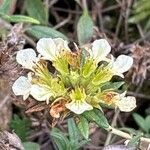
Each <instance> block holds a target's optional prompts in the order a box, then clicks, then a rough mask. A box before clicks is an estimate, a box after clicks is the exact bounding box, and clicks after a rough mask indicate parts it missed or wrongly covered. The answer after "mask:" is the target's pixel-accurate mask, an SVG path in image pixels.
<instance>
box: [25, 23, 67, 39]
mask: <svg viewBox="0 0 150 150" xmlns="http://www.w3.org/2000/svg"><path fill="white" fill-rule="evenodd" d="M27 33H29V34H31V35H32V36H34V37H35V38H37V39H40V38H43V37H45V38H48V37H49V38H63V39H64V40H68V39H67V37H66V36H65V35H64V34H62V33H61V32H59V31H57V30H55V29H53V28H50V27H45V26H36V25H35V26H31V27H30V28H28V29H27Z"/></svg>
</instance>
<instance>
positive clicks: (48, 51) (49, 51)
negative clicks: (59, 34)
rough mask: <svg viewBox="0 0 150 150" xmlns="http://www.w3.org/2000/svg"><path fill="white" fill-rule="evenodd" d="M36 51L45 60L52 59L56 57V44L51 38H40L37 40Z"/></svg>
mask: <svg viewBox="0 0 150 150" xmlns="http://www.w3.org/2000/svg"><path fill="white" fill-rule="evenodd" d="M36 48H37V51H38V52H39V53H40V54H41V55H42V56H43V57H44V59H46V60H50V61H53V60H55V58H56V53H57V52H56V51H57V49H56V44H55V43H54V41H53V39H51V38H42V39H40V40H39V41H38V42H37V47H36Z"/></svg>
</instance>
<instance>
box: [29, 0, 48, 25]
mask: <svg viewBox="0 0 150 150" xmlns="http://www.w3.org/2000/svg"><path fill="white" fill-rule="evenodd" d="M26 10H27V12H28V14H29V16H31V17H32V18H35V19H37V20H39V21H40V23H41V24H47V14H46V11H45V8H44V5H43V3H42V1H41V0H26Z"/></svg>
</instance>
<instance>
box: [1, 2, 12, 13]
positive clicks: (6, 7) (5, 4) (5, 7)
mask: <svg viewBox="0 0 150 150" xmlns="http://www.w3.org/2000/svg"><path fill="white" fill-rule="evenodd" d="M12 2H13V0H3V3H2V5H1V6H0V12H1V13H4V14H8V13H9V10H10V6H11V4H12Z"/></svg>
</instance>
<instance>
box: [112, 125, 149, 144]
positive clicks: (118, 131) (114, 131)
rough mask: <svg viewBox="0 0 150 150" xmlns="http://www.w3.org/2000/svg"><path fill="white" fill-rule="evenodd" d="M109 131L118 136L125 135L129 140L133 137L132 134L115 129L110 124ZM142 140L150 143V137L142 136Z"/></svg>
mask: <svg viewBox="0 0 150 150" xmlns="http://www.w3.org/2000/svg"><path fill="white" fill-rule="evenodd" d="M109 131H110V132H111V133H112V134H115V135H118V136H120V137H123V138H125V139H128V140H131V139H132V138H133V137H132V136H131V135H130V134H128V133H126V132H123V131H120V130H118V129H115V128H113V127H111V126H109ZM140 141H141V142H148V143H150V139H149V138H144V137H141V138H140Z"/></svg>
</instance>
